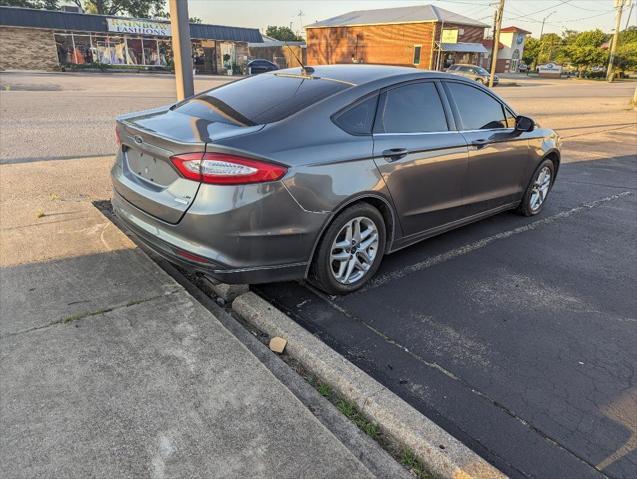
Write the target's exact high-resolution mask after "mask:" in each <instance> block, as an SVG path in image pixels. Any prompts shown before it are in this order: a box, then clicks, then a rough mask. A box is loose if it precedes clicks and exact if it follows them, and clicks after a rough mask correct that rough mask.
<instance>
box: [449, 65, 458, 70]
mask: <svg viewBox="0 0 637 479" xmlns="http://www.w3.org/2000/svg"><path fill="white" fill-rule="evenodd" d="M457 69H458V65H451V66H450V67H449V68H448V70H451V71H454V70H457Z"/></svg>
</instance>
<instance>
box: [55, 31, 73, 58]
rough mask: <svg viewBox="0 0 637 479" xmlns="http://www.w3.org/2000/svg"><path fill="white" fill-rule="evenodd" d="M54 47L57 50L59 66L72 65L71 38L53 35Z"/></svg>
mask: <svg viewBox="0 0 637 479" xmlns="http://www.w3.org/2000/svg"><path fill="white" fill-rule="evenodd" d="M55 45H56V47H57V50H58V60H59V61H60V64H61V65H68V64H69V63H73V59H72V56H73V37H72V36H71V35H66V34H63V33H56V34H55Z"/></svg>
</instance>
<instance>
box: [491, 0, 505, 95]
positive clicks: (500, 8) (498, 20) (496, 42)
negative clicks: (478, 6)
mask: <svg viewBox="0 0 637 479" xmlns="http://www.w3.org/2000/svg"><path fill="white" fill-rule="evenodd" d="M503 13H504V0H500V5H498V11H497V12H496V22H495V32H493V45H494V46H495V54H494V55H492V56H491V75H489V88H493V78H494V77H495V68H496V66H497V64H498V50H497V48H498V45H500V30H501V29H502V15H503Z"/></svg>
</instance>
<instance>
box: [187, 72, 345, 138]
mask: <svg viewBox="0 0 637 479" xmlns="http://www.w3.org/2000/svg"><path fill="white" fill-rule="evenodd" d="M349 87H350V85H349V84H347V83H341V82H336V81H331V80H323V79H316V78H314V79H311V78H301V77H291V76H283V75H268V74H265V75H256V76H253V77H250V78H246V79H245V80H240V81H237V82H233V83H229V84H227V85H223V86H221V87H219V88H215V89H213V90H209V91H207V92H205V93H202V94H200V95H197V96H195V97H193V98H191V99H190V100H187V101H186V102H185V103H182V104H181V105H179V106H178V107H177V108H175V111H178V112H180V113H183V114H186V115H190V116H194V117H197V118H201V119H204V120H209V121H221V122H224V123H232V124H236V125H239V126H252V125H262V124H265V123H273V122H275V121H279V120H282V119H284V118H287V117H288V116H290V115H293V114H294V113H296V112H299V111H301V110H303V109H304V108H306V107H308V106H310V105H312V104H313V103H316V102H318V101H320V100H322V99H324V98H327V97H328V96H330V95H333V94H334V93H337V92H339V91H342V90H345V89H347V88H349Z"/></svg>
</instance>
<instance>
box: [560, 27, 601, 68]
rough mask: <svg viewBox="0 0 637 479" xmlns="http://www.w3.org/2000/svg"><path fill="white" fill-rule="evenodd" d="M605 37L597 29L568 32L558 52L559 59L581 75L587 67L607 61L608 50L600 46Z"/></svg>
mask: <svg viewBox="0 0 637 479" xmlns="http://www.w3.org/2000/svg"><path fill="white" fill-rule="evenodd" d="M607 38H608V37H607V35H606V34H605V33H604V32H602V31H601V30H599V29H596V30H589V31H586V32H581V33H574V32H572V33H571V32H569V35H568V36H567V37H566V38H565V39H564V45H563V48H562V49H561V51H560V53H559V58H560V61H564V62H566V63H570V64H571V65H573V66H574V67H575V68H576V69H577V72H578V76H580V77H581V76H583V75H584V73H585V72H586V70H588V69H589V68H591V67H594V66H601V65H604V64H605V63H606V62H607V61H608V51H607V50H604V49H603V48H601V47H602V45H603V44H604V43H605V42H606V40H607Z"/></svg>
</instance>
